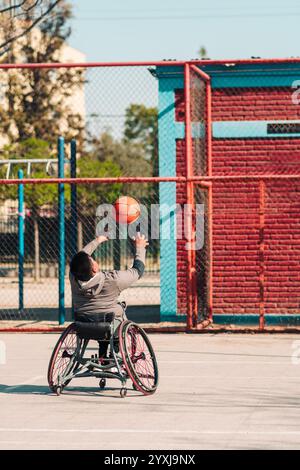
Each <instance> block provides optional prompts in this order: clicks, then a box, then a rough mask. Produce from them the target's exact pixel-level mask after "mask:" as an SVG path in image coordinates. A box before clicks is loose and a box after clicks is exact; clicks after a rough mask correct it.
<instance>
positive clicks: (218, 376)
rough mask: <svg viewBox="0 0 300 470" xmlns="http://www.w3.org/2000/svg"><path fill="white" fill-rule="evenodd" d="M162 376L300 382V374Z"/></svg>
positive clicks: (164, 376) (166, 377)
mask: <svg viewBox="0 0 300 470" xmlns="http://www.w3.org/2000/svg"><path fill="white" fill-rule="evenodd" d="M160 375H161V378H164V379H195V378H198V379H214V380H215V379H220V380H224V379H230V380H231V379H243V380H244V379H259V380H261V379H263V380H265V379H277V380H279V379H280V380H282V379H284V380H288V379H297V380H300V374H299V375H295V376H285V377H283V376H282V375H273V376H269V377H264V376H261V375H230V376H229V377H228V376H227V375H226V376H224V375H223V376H222V375H202V374H201V375H199V376H198V377H196V376H195V375H164V374H160Z"/></svg>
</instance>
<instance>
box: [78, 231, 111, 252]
mask: <svg viewBox="0 0 300 470" xmlns="http://www.w3.org/2000/svg"><path fill="white" fill-rule="evenodd" d="M106 240H108V238H107V237H104V236H102V235H101V236H100V237H97V238H95V239H94V240H92V241H91V242H90V243H88V244H87V245H85V247H83V248H82V250H81V251H84V252H85V253H87V254H88V255H90V256H91V254H92V253H93V252H94V251H95V250H96V248H97V246H98V245H100V243H103V242H105V241H106Z"/></svg>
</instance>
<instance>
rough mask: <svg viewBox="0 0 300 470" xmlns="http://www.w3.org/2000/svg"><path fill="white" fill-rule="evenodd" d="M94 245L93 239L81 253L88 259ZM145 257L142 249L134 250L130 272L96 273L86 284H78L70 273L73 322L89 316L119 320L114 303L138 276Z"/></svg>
mask: <svg viewBox="0 0 300 470" xmlns="http://www.w3.org/2000/svg"><path fill="white" fill-rule="evenodd" d="M98 245H99V243H98V241H97V239H95V240H93V241H91V242H90V243H88V245H86V246H85V247H84V248H83V250H82V251H85V253H87V254H88V255H91V254H92V253H93V251H95V249H96V248H97V246H98ZM145 256H146V249H145V248H142V247H137V248H136V255H135V257H134V263H133V266H132V268H129V269H126V270H124V271H116V270H114V271H99V272H98V273H97V274H95V276H93V277H92V278H91V279H89V280H88V281H86V282H82V281H78V280H77V279H76V278H75V277H74V276H73V274H72V273H71V272H70V275H69V277H70V283H71V290H72V300H73V304H74V311H75V319H76V318H78V316H79V315H80V317H81V318H82V317H84V316H85V315H87V316H88V315H89V314H95V313H104V312H114V313H115V316H116V318H118V319H120V320H123V318H124V310H123V308H122V306H121V305H120V304H119V303H118V297H119V294H120V292H121V291H122V290H124V289H127V287H129V286H131V284H133V283H134V282H136V281H137V280H138V279H139V278H140V277H141V276H142V274H143V271H144V266H145Z"/></svg>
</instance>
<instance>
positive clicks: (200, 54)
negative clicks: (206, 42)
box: [198, 46, 207, 59]
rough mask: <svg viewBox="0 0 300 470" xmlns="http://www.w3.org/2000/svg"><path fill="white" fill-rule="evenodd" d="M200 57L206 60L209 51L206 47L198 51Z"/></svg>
mask: <svg viewBox="0 0 300 470" xmlns="http://www.w3.org/2000/svg"><path fill="white" fill-rule="evenodd" d="M198 55H199V56H200V59H205V58H206V57H207V50H206V48H205V47H204V46H201V47H200V49H199V50H198Z"/></svg>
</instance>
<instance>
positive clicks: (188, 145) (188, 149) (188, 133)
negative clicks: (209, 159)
mask: <svg viewBox="0 0 300 470" xmlns="http://www.w3.org/2000/svg"><path fill="white" fill-rule="evenodd" d="M190 81H191V75H190V66H189V64H184V102H185V158H186V177H187V179H188V181H187V182H186V202H187V205H188V214H189V215H188V220H187V221H185V222H184V223H187V225H188V236H187V239H188V240H187V242H188V243H190V244H191V242H192V238H193V215H192V214H190V211H191V208H193V192H194V187H193V182H192V181H190V180H189V178H190V177H191V176H192V175H193V160H192V128H191V92H190ZM193 259H194V254H193V253H192V250H191V247H190V248H189V249H188V250H187V268H188V269H187V271H188V272H187V284H188V285H187V292H188V293H187V328H188V329H191V328H192V327H193V326H195V325H193V323H194V321H193V320H194V319H193V300H194V299H193V282H194V276H195V273H194V264H193Z"/></svg>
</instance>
